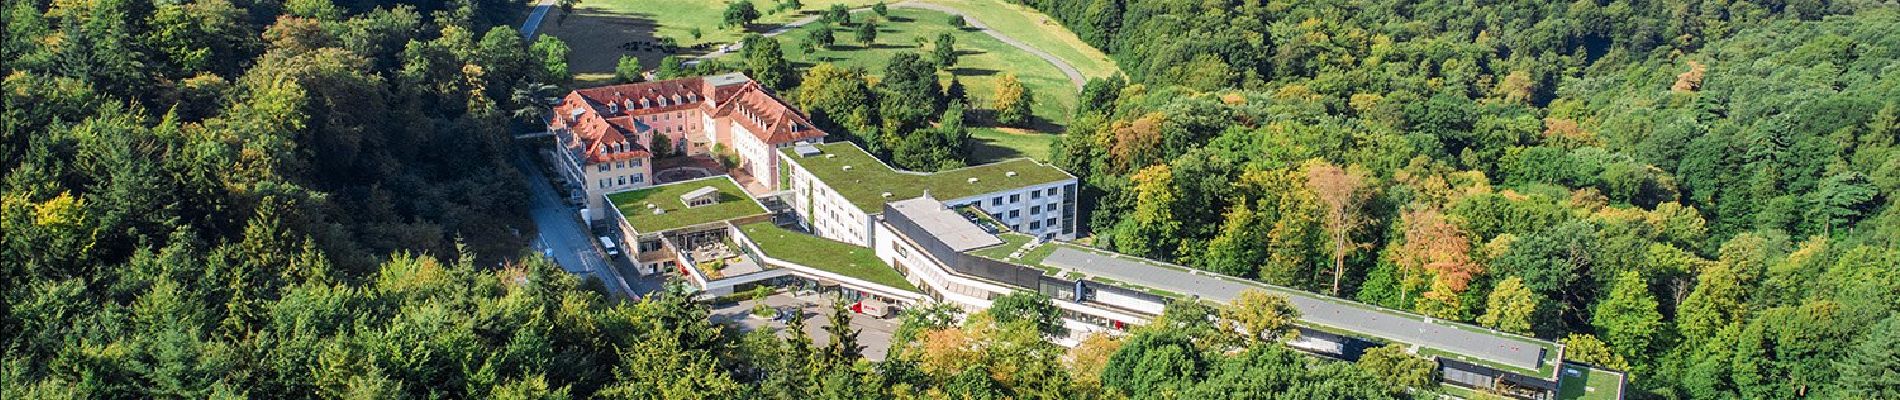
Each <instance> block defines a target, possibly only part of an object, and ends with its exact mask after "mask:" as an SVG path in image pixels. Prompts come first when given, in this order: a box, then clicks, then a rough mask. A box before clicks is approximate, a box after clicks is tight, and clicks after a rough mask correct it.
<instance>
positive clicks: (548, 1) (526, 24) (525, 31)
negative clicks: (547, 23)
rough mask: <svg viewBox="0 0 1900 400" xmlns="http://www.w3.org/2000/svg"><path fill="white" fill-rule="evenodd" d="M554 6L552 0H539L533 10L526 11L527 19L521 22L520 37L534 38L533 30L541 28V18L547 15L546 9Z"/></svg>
mask: <svg viewBox="0 0 1900 400" xmlns="http://www.w3.org/2000/svg"><path fill="white" fill-rule="evenodd" d="M552 6H554V0H541V2H540V3H538V4H535V5H534V11H531V12H529V13H528V20H526V21H522V22H521V37H522V38H526V39H533V38H534V31H535V30H536V29H540V28H541V19H542V18H545V17H547V16H548V9H549V8H552Z"/></svg>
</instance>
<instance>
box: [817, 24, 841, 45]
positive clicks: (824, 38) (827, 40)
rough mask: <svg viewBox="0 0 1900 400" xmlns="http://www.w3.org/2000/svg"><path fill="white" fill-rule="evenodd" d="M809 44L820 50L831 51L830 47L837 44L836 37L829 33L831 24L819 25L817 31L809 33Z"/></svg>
mask: <svg viewBox="0 0 1900 400" xmlns="http://www.w3.org/2000/svg"><path fill="white" fill-rule="evenodd" d="M811 42H812V44H816V45H818V47H820V48H824V49H826V50H829V49H831V45H834V44H837V43H838V37H837V36H836V35H833V34H832V33H831V24H827V23H819V24H818V29H814V30H812V31H811Z"/></svg>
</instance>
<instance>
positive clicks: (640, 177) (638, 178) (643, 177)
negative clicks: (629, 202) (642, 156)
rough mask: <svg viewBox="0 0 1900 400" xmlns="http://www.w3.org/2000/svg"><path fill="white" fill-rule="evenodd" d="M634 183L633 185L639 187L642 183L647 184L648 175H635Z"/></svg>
mask: <svg viewBox="0 0 1900 400" xmlns="http://www.w3.org/2000/svg"><path fill="white" fill-rule="evenodd" d="M632 181H633V184H635V185H638V184H640V183H641V182H646V181H647V176H646V174H633V179H632Z"/></svg>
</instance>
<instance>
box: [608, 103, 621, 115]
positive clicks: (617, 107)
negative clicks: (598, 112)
mask: <svg viewBox="0 0 1900 400" xmlns="http://www.w3.org/2000/svg"><path fill="white" fill-rule="evenodd" d="M618 112H620V105H619V104H614V103H607V113H608V114H613V113H618Z"/></svg>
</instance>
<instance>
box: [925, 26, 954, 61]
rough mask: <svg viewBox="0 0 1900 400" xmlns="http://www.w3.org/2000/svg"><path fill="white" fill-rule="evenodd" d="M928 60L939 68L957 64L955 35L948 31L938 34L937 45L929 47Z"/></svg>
mask: <svg viewBox="0 0 1900 400" xmlns="http://www.w3.org/2000/svg"><path fill="white" fill-rule="evenodd" d="M930 61H931V62H933V63H936V64H937V69H941V70H949V69H950V67H955V66H957V37H956V36H955V35H951V34H950V32H944V33H942V34H938V35H937V47H936V48H933V49H930Z"/></svg>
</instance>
